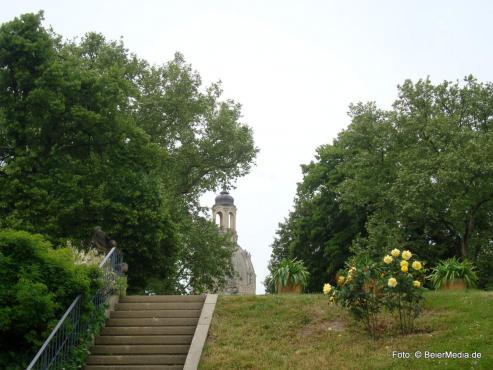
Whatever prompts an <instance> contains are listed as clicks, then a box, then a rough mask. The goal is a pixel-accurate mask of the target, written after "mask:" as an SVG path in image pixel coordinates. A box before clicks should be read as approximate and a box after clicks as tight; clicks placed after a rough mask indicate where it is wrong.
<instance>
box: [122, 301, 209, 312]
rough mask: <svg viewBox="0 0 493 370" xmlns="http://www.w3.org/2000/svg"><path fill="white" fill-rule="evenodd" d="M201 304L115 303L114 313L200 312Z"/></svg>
mask: <svg viewBox="0 0 493 370" xmlns="http://www.w3.org/2000/svg"><path fill="white" fill-rule="evenodd" d="M203 305H204V304H203V302H161V303H152V302H151V303H144V302H140V303H117V304H116V306H115V310H116V311H142V310H201V309H202V306H203Z"/></svg>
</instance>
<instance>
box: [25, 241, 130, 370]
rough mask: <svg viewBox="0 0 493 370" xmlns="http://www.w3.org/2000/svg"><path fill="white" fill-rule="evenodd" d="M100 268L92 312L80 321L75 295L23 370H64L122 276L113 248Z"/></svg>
mask: <svg viewBox="0 0 493 370" xmlns="http://www.w3.org/2000/svg"><path fill="white" fill-rule="evenodd" d="M99 267H100V268H101V269H102V270H103V285H102V287H101V288H100V289H99V290H98V291H97V292H96V294H95V295H94V296H93V297H92V299H91V302H92V304H93V306H94V309H93V310H92V312H91V314H90V315H89V317H88V318H87V319H83V317H82V311H83V310H82V305H83V302H82V296H81V295H78V296H77V297H76V298H75V299H74V301H73V302H72V304H71V305H70V306H69V308H68V309H67V311H65V313H64V314H63V316H62V318H61V319H60V321H58V323H57V324H56V326H55V328H54V329H53V331H52V332H51V334H50V335H49V336H48V339H46V341H45V342H44V344H43V345H42V346H41V348H40V350H39V351H38V353H37V354H36V356H34V358H33V360H32V361H31V363H30V364H29V365H28V367H27V369H26V370H58V369H63V368H64V367H63V364H64V362H65V361H66V360H67V359H68V358H69V356H70V353H71V352H72V350H73V349H74V348H75V347H76V346H77V345H78V344H79V343H80V340H81V339H83V338H85V337H86V336H87V335H88V334H89V333H88V331H89V330H90V329H89V327H90V324H91V322H92V321H93V320H95V317H96V313H97V312H99V311H100V310H101V309H102V307H103V305H104V304H105V303H106V301H107V300H108V298H109V297H110V296H111V295H112V294H113V293H114V292H115V290H116V289H117V282H116V280H117V278H118V276H122V275H123V271H122V267H123V256H122V254H121V253H120V252H119V251H118V250H117V249H116V248H112V249H111V250H110V251H109V253H108V254H107V255H106V257H105V258H104V260H103V261H101V263H100V264H99Z"/></svg>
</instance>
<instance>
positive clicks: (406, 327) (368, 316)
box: [323, 248, 425, 337]
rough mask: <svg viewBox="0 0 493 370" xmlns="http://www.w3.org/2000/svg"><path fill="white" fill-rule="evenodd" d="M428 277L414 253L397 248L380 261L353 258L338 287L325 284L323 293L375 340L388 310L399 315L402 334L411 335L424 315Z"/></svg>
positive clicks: (341, 275)
mask: <svg viewBox="0 0 493 370" xmlns="http://www.w3.org/2000/svg"><path fill="white" fill-rule="evenodd" d="M424 278H425V272H424V268H423V264H422V263H421V262H420V261H418V260H416V259H415V257H414V256H413V254H412V253H411V251H409V250H405V251H403V252H402V253H401V251H400V250H399V249H397V248H395V249H393V250H392V251H391V252H390V254H388V255H386V256H384V257H383V258H382V259H381V260H380V261H377V262H375V261H373V260H372V259H371V258H369V257H367V256H356V257H354V258H352V259H351V260H350V261H349V262H348V264H347V268H346V269H345V270H342V271H339V273H338V274H337V276H336V278H335V281H336V283H337V285H336V286H334V287H333V286H331V285H330V284H325V285H324V289H323V292H324V294H326V295H328V296H329V301H330V302H331V303H333V302H335V303H337V304H339V305H340V306H342V307H345V308H347V309H348V310H349V311H350V313H351V315H352V316H353V317H354V318H355V319H356V320H358V321H362V322H363V324H364V326H365V329H366V330H367V331H368V332H369V333H370V335H372V336H374V337H375V336H377V335H378V329H379V327H380V326H381V325H380V313H381V312H382V311H383V310H384V309H386V310H387V311H389V312H390V313H393V314H395V315H394V316H395V317H396V321H397V324H398V327H399V330H400V332H401V333H402V334H409V333H411V332H412V331H413V330H414V320H415V319H416V318H417V317H418V315H419V314H420V312H421V307H422V301H423V288H422V285H423V281H424Z"/></svg>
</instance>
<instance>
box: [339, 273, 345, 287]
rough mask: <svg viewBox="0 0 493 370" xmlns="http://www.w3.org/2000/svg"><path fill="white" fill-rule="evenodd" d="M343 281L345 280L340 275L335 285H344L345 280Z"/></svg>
mask: <svg viewBox="0 0 493 370" xmlns="http://www.w3.org/2000/svg"><path fill="white" fill-rule="evenodd" d="M345 279H346V278H345V277H344V276H342V275H341V276H339V277H338V278H337V284H338V285H342V284H344V280H345Z"/></svg>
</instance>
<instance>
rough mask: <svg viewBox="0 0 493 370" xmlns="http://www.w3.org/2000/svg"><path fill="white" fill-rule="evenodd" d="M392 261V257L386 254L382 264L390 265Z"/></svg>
mask: <svg viewBox="0 0 493 370" xmlns="http://www.w3.org/2000/svg"><path fill="white" fill-rule="evenodd" d="M393 260H394V259H393V258H392V256H389V255H388V254H387V255H386V256H385V257H384V258H383V262H385V263H386V264H387V265H388V264H390V263H392V261H393Z"/></svg>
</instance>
